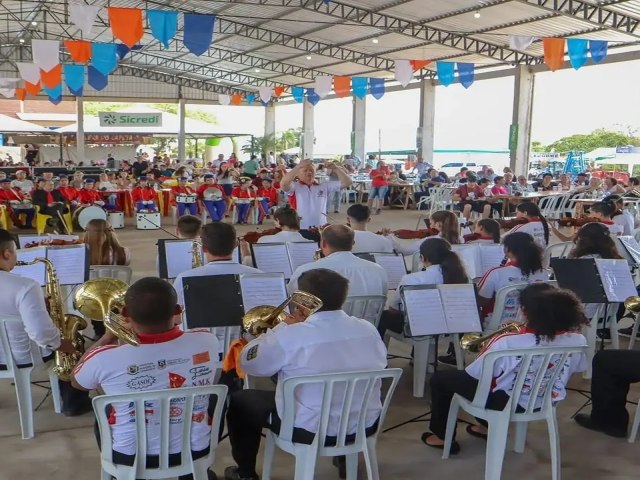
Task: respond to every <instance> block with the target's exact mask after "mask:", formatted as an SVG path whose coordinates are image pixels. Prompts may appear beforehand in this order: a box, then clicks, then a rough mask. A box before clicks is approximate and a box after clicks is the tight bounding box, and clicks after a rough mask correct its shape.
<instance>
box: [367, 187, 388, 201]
mask: <svg viewBox="0 0 640 480" xmlns="http://www.w3.org/2000/svg"><path fill="white" fill-rule="evenodd" d="M388 191H389V185H384V186H382V187H371V192H369V200H373V199H374V198H380V199H381V200H384V198H385V197H386V196H387V192H388Z"/></svg>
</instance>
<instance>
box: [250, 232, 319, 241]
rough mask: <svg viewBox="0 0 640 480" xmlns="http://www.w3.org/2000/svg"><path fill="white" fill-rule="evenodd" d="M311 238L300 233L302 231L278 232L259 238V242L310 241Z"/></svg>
mask: <svg viewBox="0 0 640 480" xmlns="http://www.w3.org/2000/svg"><path fill="white" fill-rule="evenodd" d="M308 241H309V240H308V239H306V238H304V237H303V236H302V235H300V232H285V231H282V232H278V233H276V234H274V235H265V236H264V237H260V238H259V239H258V243H287V242H308Z"/></svg>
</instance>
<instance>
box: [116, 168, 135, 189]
mask: <svg viewBox="0 0 640 480" xmlns="http://www.w3.org/2000/svg"><path fill="white" fill-rule="evenodd" d="M116 185H117V186H118V188H119V189H121V190H125V189H127V188H130V187H133V182H132V181H131V179H130V178H129V174H128V173H127V172H120V173H119V174H118V179H117V180H116Z"/></svg>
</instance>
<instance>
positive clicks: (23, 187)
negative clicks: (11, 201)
mask: <svg viewBox="0 0 640 480" xmlns="http://www.w3.org/2000/svg"><path fill="white" fill-rule="evenodd" d="M11 187H12V188H17V189H18V190H20V191H21V192H22V193H24V194H25V195H29V194H30V193H31V191H32V190H33V189H34V188H35V186H34V184H33V182H32V181H31V180H29V179H28V178H27V172H25V171H24V170H17V171H16V179H15V180H13V181H12V182H11Z"/></svg>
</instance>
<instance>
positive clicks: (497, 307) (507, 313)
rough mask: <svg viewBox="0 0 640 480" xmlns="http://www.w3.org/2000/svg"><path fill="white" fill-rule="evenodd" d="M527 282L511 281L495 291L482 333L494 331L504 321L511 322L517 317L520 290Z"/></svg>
mask: <svg viewBox="0 0 640 480" xmlns="http://www.w3.org/2000/svg"><path fill="white" fill-rule="evenodd" d="M527 285H528V283H513V284H511V285H507V286H506V287H503V288H501V289H500V290H498V291H497V292H496V299H495V302H494V308H493V313H492V314H491V316H490V317H487V318H488V320H487V319H485V322H484V326H483V333H485V334H487V333H491V332H495V331H496V330H498V329H499V328H500V325H502V324H504V323H509V322H513V321H515V320H516V318H517V317H518V312H519V309H520V291H522V290H523V289H524V288H525V287H526V286H527Z"/></svg>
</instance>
